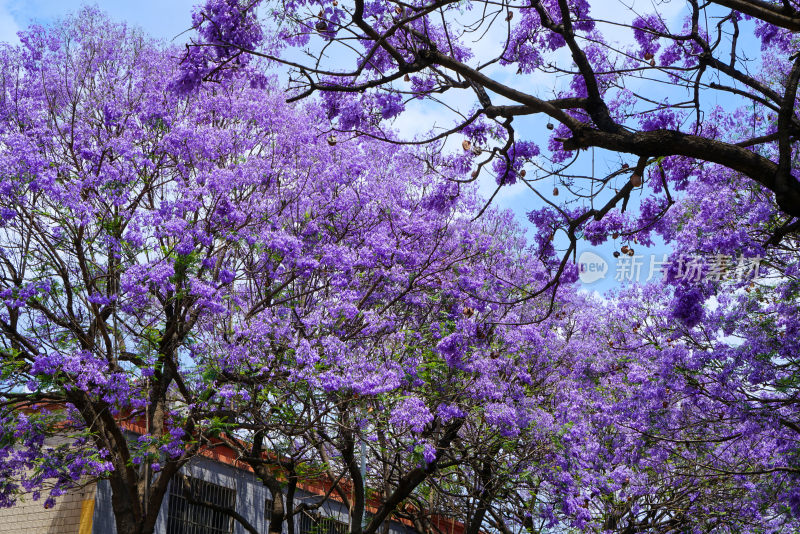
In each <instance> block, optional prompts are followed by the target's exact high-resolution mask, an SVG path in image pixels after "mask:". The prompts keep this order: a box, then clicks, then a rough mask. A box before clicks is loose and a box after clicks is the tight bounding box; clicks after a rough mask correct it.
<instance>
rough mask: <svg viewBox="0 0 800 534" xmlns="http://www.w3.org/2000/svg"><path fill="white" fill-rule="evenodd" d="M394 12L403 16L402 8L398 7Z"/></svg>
mask: <svg viewBox="0 0 800 534" xmlns="http://www.w3.org/2000/svg"><path fill="white" fill-rule="evenodd" d="M394 12H395V13H397V14H398V15H402V14H403V8H402V7H400V6H397V7H396V8H394Z"/></svg>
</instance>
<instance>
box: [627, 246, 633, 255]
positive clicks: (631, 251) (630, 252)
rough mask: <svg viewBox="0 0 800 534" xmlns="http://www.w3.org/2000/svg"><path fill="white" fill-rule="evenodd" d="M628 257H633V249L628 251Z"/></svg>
mask: <svg viewBox="0 0 800 534" xmlns="http://www.w3.org/2000/svg"><path fill="white" fill-rule="evenodd" d="M628 256H633V249H632V248H629V249H628Z"/></svg>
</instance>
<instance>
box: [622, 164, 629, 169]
mask: <svg viewBox="0 0 800 534" xmlns="http://www.w3.org/2000/svg"><path fill="white" fill-rule="evenodd" d="M628 167H630V165H628V164H627V163H623V164H622V168H623V169H627V168H628Z"/></svg>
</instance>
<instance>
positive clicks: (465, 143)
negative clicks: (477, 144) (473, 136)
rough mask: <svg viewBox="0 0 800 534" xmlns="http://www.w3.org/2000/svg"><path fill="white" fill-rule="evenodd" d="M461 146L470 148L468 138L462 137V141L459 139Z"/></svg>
mask: <svg viewBox="0 0 800 534" xmlns="http://www.w3.org/2000/svg"><path fill="white" fill-rule="evenodd" d="M461 147H462V148H463V149H464V150H469V149H470V148H472V143H470V142H469V140H468V139H464V140H463V141H461Z"/></svg>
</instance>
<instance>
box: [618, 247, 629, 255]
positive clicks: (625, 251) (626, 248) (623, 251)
mask: <svg viewBox="0 0 800 534" xmlns="http://www.w3.org/2000/svg"><path fill="white" fill-rule="evenodd" d="M620 250H621V251H622V253H623V254H627V253H628V250H630V249H629V248H628V245H623V246H622V248H621V249H620Z"/></svg>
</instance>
